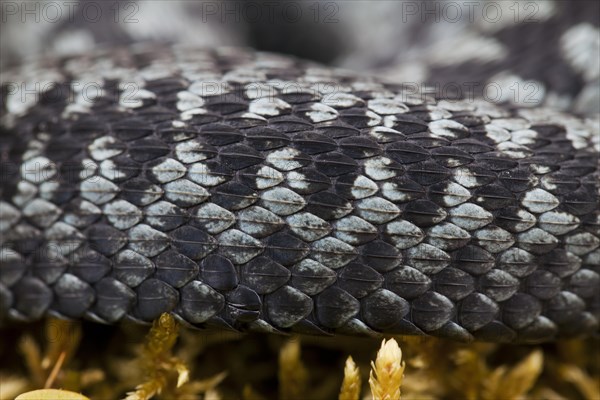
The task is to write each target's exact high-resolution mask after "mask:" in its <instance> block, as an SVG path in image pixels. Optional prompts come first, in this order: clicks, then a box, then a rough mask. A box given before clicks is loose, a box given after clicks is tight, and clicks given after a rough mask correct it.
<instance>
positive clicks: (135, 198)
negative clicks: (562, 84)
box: [0, 46, 600, 342]
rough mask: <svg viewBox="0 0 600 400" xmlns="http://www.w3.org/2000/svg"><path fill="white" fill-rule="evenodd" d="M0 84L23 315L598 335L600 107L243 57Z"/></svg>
mask: <svg viewBox="0 0 600 400" xmlns="http://www.w3.org/2000/svg"><path fill="white" fill-rule="evenodd" d="M2 81H3V82H4V83H5V84H4V85H3V87H2V116H1V120H0V121H1V124H0V127H1V129H2V131H1V132H0V140H1V142H0V144H1V146H2V147H1V150H0V161H1V162H2V169H3V171H2V184H1V198H0V232H1V240H0V299H1V306H0V315H1V319H2V321H3V323H8V322H10V321H14V320H17V321H33V320H36V319H39V318H41V317H43V316H45V315H48V314H50V315H55V316H59V317H63V318H75V319H77V318H87V319H91V320H94V321H98V322H102V323H108V324H112V323H116V322H118V321H120V320H123V319H130V320H134V321H138V322H141V323H145V322H150V321H152V320H153V319H155V318H157V317H158V316H159V315H160V314H161V313H163V312H172V313H173V314H174V315H175V316H176V317H177V318H178V319H179V320H180V321H182V322H184V323H185V324H187V325H190V326H193V327H197V328H200V329H205V328H206V329H232V330H236V331H262V332H276V333H277V332H298V333H307V334H316V335H331V334H345V335H366V336H378V335H381V334H407V335H433V336H438V337H448V338H452V339H456V340H462V341H469V340H474V339H476V340H483V341H495V342H539V341H547V340H554V339H556V338H558V337H564V336H574V335H589V334H593V333H597V332H598V326H599V320H600V275H599V274H600V267H599V266H600V213H599V207H598V191H599V188H598V179H599V176H598V170H599V169H598V152H599V140H598V136H599V132H598V126H597V121H594V120H588V119H585V118H579V117H575V116H572V115H569V114H565V113H560V112H557V111H550V110H547V109H544V108H517V107H514V106H503V105H496V104H492V103H487V102H484V101H448V100H443V99H436V98H432V97H430V96H427V95H423V94H421V93H415V92H414V91H413V90H412V88H407V87H404V86H402V85H398V84H391V83H386V82H382V81H380V80H378V79H376V78H369V77H364V76H360V75H357V74H356V73H352V72H348V71H345V70H341V69H331V68H326V67H322V66H320V65H317V64H312V63H309V62H305V61H300V60H296V59H294V58H288V57H284V56H279V55H275V54H269V53H255V52H252V51H250V50H242V49H233V48H229V49H228V48H223V49H219V50H200V49H194V48H188V47H177V46H174V47H161V48H160V47H159V48H156V47H155V48H151V49H148V48H144V47H134V48H133V49H127V50H126V49H114V50H112V51H110V52H107V51H100V52H96V53H91V54H88V55H84V56H77V57H71V58H64V59H55V60H42V61H40V62H39V64H29V65H27V66H25V67H23V68H21V69H16V70H12V71H10V72H8V73H6V74H5V75H4V76H3V79H2ZM6 82H24V83H29V84H31V85H33V83H32V82H37V83H40V82H41V83H40V84H39V86H35V87H36V88H38V89H36V90H37V92H36V94H37V95H35V96H26V93H25V89H27V88H31V87H32V86H27V85H17V86H15V85H12V86H11V85H8V84H6ZM48 82H51V84H49V85H44V83H48ZM92 84H93V85H92ZM86 87H87V88H89V87H94V89H101V90H91V91H89V90H84V89H83V88H86ZM23 99H26V101H23Z"/></svg>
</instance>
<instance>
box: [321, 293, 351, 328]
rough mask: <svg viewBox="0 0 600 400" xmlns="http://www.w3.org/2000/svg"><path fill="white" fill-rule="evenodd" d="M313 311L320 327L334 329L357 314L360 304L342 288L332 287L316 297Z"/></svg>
mask: <svg viewBox="0 0 600 400" xmlns="http://www.w3.org/2000/svg"><path fill="white" fill-rule="evenodd" d="M315 310H316V315H317V319H318V321H319V323H320V325H322V326H324V327H326V328H330V329H335V328H340V327H341V326H342V325H344V324H346V323H347V322H348V321H349V320H350V319H351V318H353V317H354V316H356V314H358V312H359V310H360V302H359V301H358V300H356V299H355V298H354V297H353V296H352V295H351V294H350V293H348V292H347V291H345V290H343V289H342V288H339V287H336V286H332V287H329V288H327V289H325V290H324V291H323V292H322V293H320V294H319V295H318V296H317V297H316V299H315Z"/></svg>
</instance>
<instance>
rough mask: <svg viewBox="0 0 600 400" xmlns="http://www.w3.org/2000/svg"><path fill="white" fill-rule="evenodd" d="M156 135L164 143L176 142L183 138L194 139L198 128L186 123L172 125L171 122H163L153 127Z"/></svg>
mask: <svg viewBox="0 0 600 400" xmlns="http://www.w3.org/2000/svg"><path fill="white" fill-rule="evenodd" d="M155 134H156V137H157V138H158V139H159V140H162V141H163V142H165V143H177V142H181V141H183V140H189V139H194V138H195V137H196V136H197V135H198V129H196V128H194V127H193V126H190V125H188V124H186V125H184V126H177V127H175V126H173V123H172V122H170V121H168V122H163V123H161V124H158V125H157V126H156V128H155Z"/></svg>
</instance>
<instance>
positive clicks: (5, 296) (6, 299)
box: [0, 282, 14, 323]
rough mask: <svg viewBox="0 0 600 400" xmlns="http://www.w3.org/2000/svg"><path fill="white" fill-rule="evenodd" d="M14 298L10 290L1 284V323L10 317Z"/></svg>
mask: <svg viewBox="0 0 600 400" xmlns="http://www.w3.org/2000/svg"><path fill="white" fill-rule="evenodd" d="M13 302H14V296H13V294H12V292H11V291H10V289H9V288H8V287H7V286H6V285H4V284H3V283H2V282H0V323H3V322H4V320H5V319H6V318H7V317H8V314H9V310H10V308H11V307H12V306H13Z"/></svg>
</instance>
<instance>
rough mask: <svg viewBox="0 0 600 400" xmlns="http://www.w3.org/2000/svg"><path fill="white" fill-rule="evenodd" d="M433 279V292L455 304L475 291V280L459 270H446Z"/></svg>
mask: <svg viewBox="0 0 600 400" xmlns="http://www.w3.org/2000/svg"><path fill="white" fill-rule="evenodd" d="M431 277H432V279H433V290H435V291H436V292H438V293H440V294H442V295H444V296H446V297H447V298H449V299H450V300H452V301H454V302H456V301H459V300H462V299H463V298H465V297H466V296H468V295H470V294H471V293H473V291H474V290H475V279H474V278H473V277H472V276H471V275H469V274H468V273H466V272H464V271H462V270H460V269H458V268H452V267H448V268H444V269H443V270H442V271H440V272H438V273H437V274H435V275H432V276H431Z"/></svg>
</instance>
